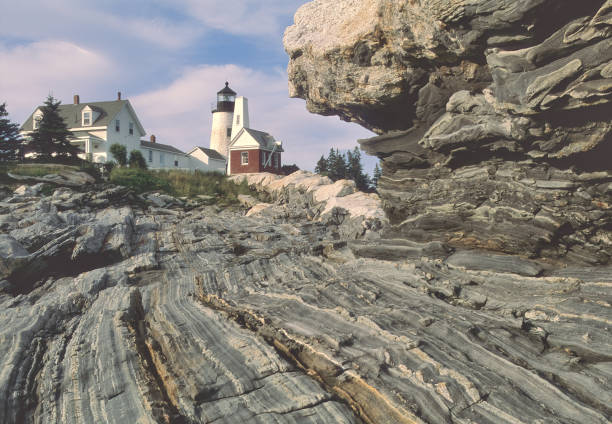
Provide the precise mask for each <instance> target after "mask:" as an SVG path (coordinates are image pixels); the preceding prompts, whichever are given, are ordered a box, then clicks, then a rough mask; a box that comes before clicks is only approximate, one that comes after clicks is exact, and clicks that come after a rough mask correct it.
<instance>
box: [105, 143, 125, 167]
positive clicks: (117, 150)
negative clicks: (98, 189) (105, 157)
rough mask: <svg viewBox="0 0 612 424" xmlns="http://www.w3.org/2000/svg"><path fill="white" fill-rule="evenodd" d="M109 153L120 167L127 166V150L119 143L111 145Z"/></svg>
mask: <svg viewBox="0 0 612 424" xmlns="http://www.w3.org/2000/svg"><path fill="white" fill-rule="evenodd" d="M109 151H110V154H111V155H113V158H114V159H115V160H116V161H117V163H118V164H119V165H120V166H125V165H126V164H127V149H126V148H125V146H124V145H122V144H119V143H115V144H112V145H111V146H110V149H109Z"/></svg>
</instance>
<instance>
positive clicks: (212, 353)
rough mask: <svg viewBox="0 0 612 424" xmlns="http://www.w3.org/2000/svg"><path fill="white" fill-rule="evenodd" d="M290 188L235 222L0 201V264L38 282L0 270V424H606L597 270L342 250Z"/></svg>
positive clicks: (606, 279)
mask: <svg viewBox="0 0 612 424" xmlns="http://www.w3.org/2000/svg"><path fill="white" fill-rule="evenodd" d="M300 175H301V176H300ZM298 177H299V178H298ZM306 177H307V176H306V175H304V174H298V175H297V176H294V181H298V180H304V182H305V181H306ZM252 178H254V177H252ZM263 178H268V177H266V176H263ZM277 181H280V180H273V179H271V178H268V180H267V183H263V184H262V185H261V188H262V189H265V188H266V187H268V190H270V191H269V192H272V190H271V189H270V186H272V185H273V184H274V183H275V182H277ZM313 181H315V179H312V180H311V183H312V182H313ZM296 185H297V183H294V184H291V185H289V184H285V185H283V184H280V183H278V184H274V187H285V188H284V189H280V188H277V190H278V193H283V196H285V197H282V196H280V197H279V199H278V200H276V201H273V202H271V203H270V204H269V206H268V208H270V209H272V210H274V212H273V213H260V214H256V215H253V216H245V210H244V209H235V210H221V209H219V208H216V207H214V206H201V207H196V208H193V209H191V208H183V207H178V206H177V205H178V204H179V202H176V203H175V202H173V201H172V200H171V199H166V202H168V203H174V204H175V206H174V207H173V208H172V209H167V210H166V212H165V213H158V211H159V208H158V207H157V206H154V204H153V203H154V201H152V202H151V204H146V203H143V202H142V200H141V199H139V198H137V197H136V196H132V195H130V193H129V192H128V191H127V190H125V189H121V188H115V189H113V188H108V189H106V190H98V191H92V192H76V191H73V190H70V189H58V190H57V191H56V192H55V193H54V194H53V195H52V196H49V197H37V196H28V197H26V196H21V197H19V196H8V197H5V198H4V199H2V200H0V212H1V213H2V214H3V215H10V216H18V217H19V218H20V220H19V221H15V220H10V219H5V220H4V221H3V223H4V224H3V225H4V226H5V228H6V230H5V234H3V237H2V238H1V240H0V258H1V260H2V261H7V260H9V261H10V260H17V259H18V258H26V259H27V260H29V261H30V267H34V268H38V269H39V272H37V273H33V272H29V273H27V272H25V271H23V268H22V270H21V271H11V270H10V269H9V270H8V271H7V270H6V269H7V268H6V267H3V272H5V274H4V277H3V278H4V279H5V280H4V281H1V282H0V322H1V323H2V325H0V422H2V423H24V422H25V423H30V422H45V423H125V422H139V423H155V422H183V423H210V422H219V423H221V422H223V423H237V422H245V423H361V422H363V423H451V422H453V423H473V422H478V423H496V424H498V423H505V422H508V423H511V422H512V423H516V422H525V423H527V422H542V423H544V422H546V423H564V424H565V423H580V424H587V423H606V422H608V420H609V418H610V414H611V413H612V410H611V409H610V405H611V404H612V399H611V398H610V393H612V381H611V368H610V364H611V363H612V361H611V360H612V358H611V356H610V349H609V347H610V344H611V342H612V336H611V335H610V331H609V328H610V324H611V323H610V316H611V313H610V310H611V302H612V270H611V269H610V268H601V269H599V270H598V272H585V271H584V269H582V268H566V269H564V270H559V269H556V268H554V267H551V266H550V265H549V264H546V263H541V262H537V261H527V260H517V259H515V258H514V257H513V256H509V257H501V256H500V255H496V256H492V255H488V256H487V255H483V254H479V253H475V254H473V255H472V254H471V253H470V252H469V251H461V250H460V251H456V252H453V251H452V249H450V248H449V247H448V246H446V245H444V244H443V243H439V242H428V243H418V242H409V241H406V240H400V239H396V240H388V239H384V238H375V237H374V235H375V233H377V231H375V230H372V229H370V230H369V231H370V233H367V232H364V233H362V235H361V236H355V234H352V235H351V236H350V237H348V236H342V235H341V231H340V230H339V229H340V228H341V227H342V224H338V225H336V226H334V225H332V224H331V223H329V222H324V221H320V220H318V217H317V216H313V217H311V219H308V218H307V217H303V216H298V215H296V214H295V212H294V206H293V205H294V204H296V203H295V202H297V198H301V199H303V201H304V202H305V204H306V205H307V206H308V207H310V208H312V207H314V206H315V204H313V203H310V200H308V201H306V200H304V197H305V196H304V194H303V193H302V192H301V191H300V189H297V188H296ZM310 187H318V185H316V184H311V185H310ZM102 193H105V195H106V196H107V197H106V200H107V202H108V204H102V203H100V202H98V201H99V200H100V199H103V196H101V195H102ZM353 194H354V193H353ZM353 194H348V195H346V196H343V197H340V198H339V199H342V198H345V197H349V196H351V195H353ZM281 197H282V198H281ZM294 197H296V199H294ZM306 197H307V196H306ZM67 205H74V207H72V208H68V207H67ZM168 211H169V212H168ZM170 212H172V213H170ZM371 212H373V213H374V214H376V213H378V212H376V211H371ZM55 216H57V219H55V218H54V217H55ZM37 219H46V221H45V222H46V223H47V225H46V226H45V227H41V228H40V229H38V231H40V234H39V240H37V241H32V240H31V237H30V236H29V234H28V233H27V232H24V233H23V234H21V233H17V235H21V238H19V237H17V236H14V235H8V234H6V233H10V234H13V232H14V231H16V230H18V229H22V230H25V229H27V228H29V227H31V226H34V225H35V221H36V220H37ZM20 227H21V228H20ZM378 232H380V230H379V231H378ZM368 234H369V236H368ZM42 242H44V243H45V244H44V245H42V246H40V247H39V246H38V245H39V244H40V243H42ZM85 258H89V260H85ZM4 263H5V262H3V264H4ZM59 265H61V266H59ZM77 266H79V267H80V268H79V269H77V268H76V267H77Z"/></svg>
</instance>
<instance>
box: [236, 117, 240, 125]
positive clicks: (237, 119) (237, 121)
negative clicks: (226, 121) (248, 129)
mask: <svg viewBox="0 0 612 424" xmlns="http://www.w3.org/2000/svg"><path fill="white" fill-rule="evenodd" d="M236 125H240V115H236Z"/></svg>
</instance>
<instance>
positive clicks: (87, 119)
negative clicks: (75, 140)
mask: <svg viewBox="0 0 612 424" xmlns="http://www.w3.org/2000/svg"><path fill="white" fill-rule="evenodd" d="M89 125H91V112H83V126H84V127H85V126H89Z"/></svg>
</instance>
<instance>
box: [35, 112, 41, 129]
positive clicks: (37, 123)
mask: <svg viewBox="0 0 612 424" xmlns="http://www.w3.org/2000/svg"><path fill="white" fill-rule="evenodd" d="M40 121H42V116H41V115H37V116H35V117H34V129H35V130H37V129H38V128H39V127H40Z"/></svg>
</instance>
